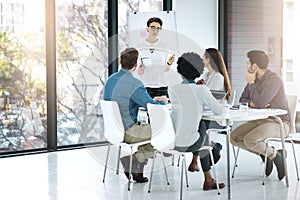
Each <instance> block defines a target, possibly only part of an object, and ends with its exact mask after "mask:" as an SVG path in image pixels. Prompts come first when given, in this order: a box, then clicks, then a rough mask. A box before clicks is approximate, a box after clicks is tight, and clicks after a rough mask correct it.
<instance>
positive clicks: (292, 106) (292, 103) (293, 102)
mask: <svg viewBox="0 0 300 200" xmlns="http://www.w3.org/2000/svg"><path fill="white" fill-rule="evenodd" d="M286 97H287V101H288V105H289V110H290V118H291V125H290V133H296V125H295V121H296V107H297V103H298V97H297V95H287V96H286Z"/></svg>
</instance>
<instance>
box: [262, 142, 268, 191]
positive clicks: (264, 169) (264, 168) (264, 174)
mask: <svg viewBox="0 0 300 200" xmlns="http://www.w3.org/2000/svg"><path fill="white" fill-rule="evenodd" d="M265 143H266V150H265V163H264V164H263V178H262V185H265V177H266V173H265V171H266V168H267V158H268V155H267V149H268V146H269V141H268V140H267V139H266V140H265Z"/></svg>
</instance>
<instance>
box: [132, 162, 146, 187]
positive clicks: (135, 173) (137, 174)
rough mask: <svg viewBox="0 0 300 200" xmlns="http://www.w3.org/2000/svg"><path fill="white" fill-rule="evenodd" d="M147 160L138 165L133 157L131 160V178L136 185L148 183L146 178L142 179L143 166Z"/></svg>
mask: <svg viewBox="0 0 300 200" xmlns="http://www.w3.org/2000/svg"><path fill="white" fill-rule="evenodd" d="M147 162H148V160H145V162H143V163H140V162H138V160H137V159H136V158H135V157H134V159H132V178H133V180H134V181H136V182H138V183H145V182H148V178H147V177H144V174H143V172H144V166H145V165H146V164H147Z"/></svg>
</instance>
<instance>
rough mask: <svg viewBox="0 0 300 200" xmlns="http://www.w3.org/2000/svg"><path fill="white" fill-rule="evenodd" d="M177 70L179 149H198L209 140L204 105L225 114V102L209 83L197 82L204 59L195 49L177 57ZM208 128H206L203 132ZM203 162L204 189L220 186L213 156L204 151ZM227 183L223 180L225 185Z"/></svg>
mask: <svg viewBox="0 0 300 200" xmlns="http://www.w3.org/2000/svg"><path fill="white" fill-rule="evenodd" d="M177 71H178V73H179V74H181V76H182V78H183V81H182V83H181V84H178V85H174V86H171V87H170V88H169V96H170V101H171V102H172V113H171V117H172V121H173V125H174V128H175V133H176V142H175V146H176V147H175V149H177V150H179V151H181V152H195V151H197V150H199V149H200V148H201V147H202V146H203V145H204V144H208V140H207V135H206V132H205V130H206V127H205V124H204V123H203V124H201V125H200V124H199V122H200V121H201V118H202V111H203V107H204V106H207V107H209V108H210V109H211V110H212V112H214V113H215V114H222V112H223V110H222V106H221V105H220V104H219V102H218V101H217V100H216V99H215V98H214V97H213V95H212V94H211V92H210V90H209V88H208V87H207V86H205V85H196V83H195V81H194V80H195V79H196V78H197V77H199V76H200V74H201V73H202V72H203V62H202V59H201V57H200V56H199V55H197V54H195V53H185V54H183V55H182V56H181V57H180V58H179V59H178V61H177ZM203 130H204V132H203ZM200 157H201V159H200V161H201V166H202V169H203V173H204V183H203V190H211V189H217V184H216V181H215V180H214V179H213V177H212V176H211V173H210V166H211V164H210V163H211V162H210V157H209V155H208V154H205V155H202V152H201V156H200ZM224 186H225V184H224V183H219V188H223V187H224Z"/></svg>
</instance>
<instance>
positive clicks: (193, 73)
mask: <svg viewBox="0 0 300 200" xmlns="http://www.w3.org/2000/svg"><path fill="white" fill-rule="evenodd" d="M203 69H204V65H203V60H202V58H201V57H200V56H199V55H198V54H196V53H193V52H188V53H184V54H182V56H180V57H179V58H178V61H177V71H178V73H179V74H181V75H182V76H183V77H184V78H186V79H188V80H194V79H195V78H198V77H199V76H200V75H201V74H202V73H203Z"/></svg>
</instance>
